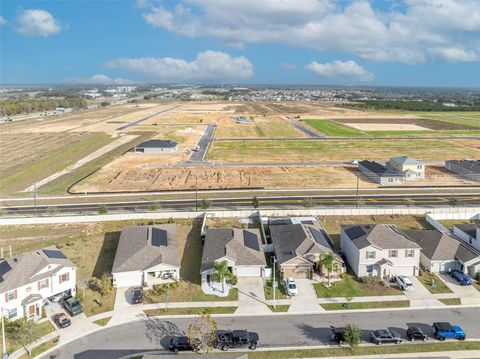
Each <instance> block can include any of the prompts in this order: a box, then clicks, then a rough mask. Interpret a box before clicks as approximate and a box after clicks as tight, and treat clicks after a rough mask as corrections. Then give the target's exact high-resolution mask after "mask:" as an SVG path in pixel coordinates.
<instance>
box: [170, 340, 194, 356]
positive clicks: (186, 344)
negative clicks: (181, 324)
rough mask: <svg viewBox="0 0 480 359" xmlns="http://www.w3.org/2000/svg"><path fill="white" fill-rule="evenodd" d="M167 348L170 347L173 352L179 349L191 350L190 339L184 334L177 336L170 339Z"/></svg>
mask: <svg viewBox="0 0 480 359" xmlns="http://www.w3.org/2000/svg"><path fill="white" fill-rule="evenodd" d="M168 349H170V350H171V351H172V352H175V353H177V352H179V351H187V350H188V351H192V350H193V348H192V346H191V345H190V341H189V340H188V338H187V337H185V336H178V337H173V338H172V339H170V344H169V346H168Z"/></svg>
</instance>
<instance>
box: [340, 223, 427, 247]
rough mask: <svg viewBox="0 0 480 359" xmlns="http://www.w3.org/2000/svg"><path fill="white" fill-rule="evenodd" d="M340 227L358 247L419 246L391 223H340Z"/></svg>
mask: <svg viewBox="0 0 480 359" xmlns="http://www.w3.org/2000/svg"><path fill="white" fill-rule="evenodd" d="M340 227H341V229H342V231H343V232H345V234H346V235H347V236H348V238H350V240H351V241H352V242H353V244H355V246H356V247H357V248H358V249H363V248H366V247H368V246H374V247H378V248H381V249H416V248H420V246H419V245H418V244H417V243H415V242H413V241H411V240H410V239H409V238H408V237H407V235H406V234H405V233H403V232H402V231H401V230H400V229H398V228H397V227H396V226H395V225H393V224H359V225H341V226H340Z"/></svg>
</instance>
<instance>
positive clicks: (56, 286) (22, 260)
mask: <svg viewBox="0 0 480 359" xmlns="http://www.w3.org/2000/svg"><path fill="white" fill-rule="evenodd" d="M75 288H76V267H75V265H74V264H73V263H72V262H71V261H70V260H69V259H68V258H67V257H66V256H65V255H64V254H63V253H62V252H61V251H60V250H59V249H58V248H57V247H54V246H51V247H46V248H42V249H39V250H36V251H32V252H28V253H23V254H19V255H16V256H14V257H11V258H3V259H1V260H0V307H1V308H3V314H4V315H6V316H7V317H8V318H9V319H11V320H16V319H18V318H22V317H26V318H28V319H33V320H36V319H38V318H40V317H41V316H42V308H43V304H44V302H45V301H46V300H47V299H51V298H54V297H59V296H67V295H72V296H74V295H75Z"/></svg>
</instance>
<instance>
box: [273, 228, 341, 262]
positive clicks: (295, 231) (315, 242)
mask: <svg viewBox="0 0 480 359" xmlns="http://www.w3.org/2000/svg"><path fill="white" fill-rule="evenodd" d="M270 235H271V237H272V243H273V246H274V247H275V254H276V256H277V260H278V262H279V263H280V264H282V263H285V262H288V261H289V260H291V259H293V258H296V257H303V256H305V255H307V254H309V253H312V254H316V253H333V251H332V248H331V246H330V242H329V241H330V239H329V237H328V234H327V233H326V232H325V231H324V230H323V228H322V227H321V226H319V225H314V226H312V225H307V224H301V223H297V224H283V225H273V226H270Z"/></svg>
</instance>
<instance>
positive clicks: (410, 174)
mask: <svg viewBox="0 0 480 359" xmlns="http://www.w3.org/2000/svg"><path fill="white" fill-rule="evenodd" d="M387 166H388V167H390V168H393V169H395V170H396V171H398V172H401V173H403V174H404V175H405V180H406V181H416V180H422V179H424V178H425V164H424V163H423V162H421V161H417V160H415V159H413V158H411V157H407V156H401V157H393V158H391V159H390V161H389V162H388V163H387Z"/></svg>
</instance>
